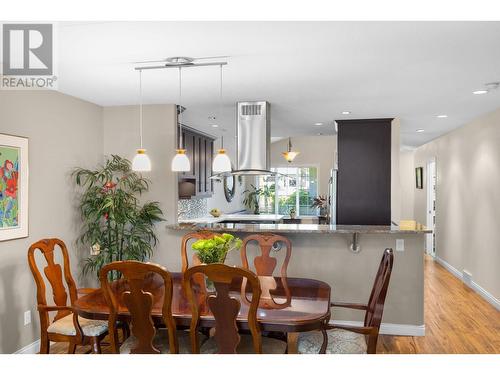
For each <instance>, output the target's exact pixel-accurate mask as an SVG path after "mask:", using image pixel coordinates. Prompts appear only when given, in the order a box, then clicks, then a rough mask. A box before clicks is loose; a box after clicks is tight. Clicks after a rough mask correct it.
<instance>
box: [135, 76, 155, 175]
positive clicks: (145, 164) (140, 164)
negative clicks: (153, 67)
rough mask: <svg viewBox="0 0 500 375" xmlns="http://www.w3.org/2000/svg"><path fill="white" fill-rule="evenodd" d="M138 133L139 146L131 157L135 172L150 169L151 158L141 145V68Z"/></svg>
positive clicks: (140, 77)
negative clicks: (132, 157)
mask: <svg viewBox="0 0 500 375" xmlns="http://www.w3.org/2000/svg"><path fill="white" fill-rule="evenodd" d="M139 96H140V99H139V100H140V102H139V134H140V139H141V147H140V148H138V149H137V153H136V154H135V156H134V159H132V170H133V171H135V172H149V171H151V160H149V156H148V155H147V154H146V149H145V148H143V146H142V70H139Z"/></svg>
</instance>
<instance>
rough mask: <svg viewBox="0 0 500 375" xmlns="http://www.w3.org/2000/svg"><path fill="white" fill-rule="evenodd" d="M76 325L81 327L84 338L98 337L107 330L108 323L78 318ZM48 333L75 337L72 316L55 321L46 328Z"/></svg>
mask: <svg viewBox="0 0 500 375" xmlns="http://www.w3.org/2000/svg"><path fill="white" fill-rule="evenodd" d="M78 323H79V324H80V327H82V332H83V334H84V335H85V336H89V337H92V336H100V335H102V334H103V333H105V332H107V330H108V322H107V321H106V320H91V319H85V318H81V317H78ZM47 332H49V333H58V334H60V335H65V336H76V329H75V325H74V323H73V314H70V315H66V316H65V317H63V318H61V319H59V320H56V321H55V322H54V323H52V324H51V325H49V327H48V328H47Z"/></svg>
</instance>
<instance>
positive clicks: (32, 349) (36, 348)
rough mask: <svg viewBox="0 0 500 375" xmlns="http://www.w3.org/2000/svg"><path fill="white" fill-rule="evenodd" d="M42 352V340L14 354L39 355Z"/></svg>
mask: <svg viewBox="0 0 500 375" xmlns="http://www.w3.org/2000/svg"><path fill="white" fill-rule="evenodd" d="M39 351H40V340H36V341H35V342H32V343H31V344H29V345H26V346H25V347H24V348H21V349H19V350H17V351H15V352H14V354H37V353H38V352H39Z"/></svg>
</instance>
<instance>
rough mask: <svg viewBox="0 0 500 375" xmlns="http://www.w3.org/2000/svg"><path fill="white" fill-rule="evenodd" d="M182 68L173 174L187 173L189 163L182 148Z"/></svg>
mask: <svg viewBox="0 0 500 375" xmlns="http://www.w3.org/2000/svg"><path fill="white" fill-rule="evenodd" d="M181 100H182V68H181V67H180V66H179V111H178V114H177V118H178V123H179V145H178V148H177V150H176V152H175V156H174V158H173V159H172V171H174V172H189V171H190V170H191V163H190V162H189V158H188V157H187V155H186V149H184V148H183V147H182V103H181Z"/></svg>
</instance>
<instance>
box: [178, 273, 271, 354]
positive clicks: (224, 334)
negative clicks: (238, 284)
mask: <svg viewBox="0 0 500 375" xmlns="http://www.w3.org/2000/svg"><path fill="white" fill-rule="evenodd" d="M196 274H203V275H205V276H206V277H207V278H208V279H209V280H211V281H213V283H214V286H215V290H216V294H215V295H211V294H207V293H206V290H205V289H204V288H203V287H200V286H199V285H198V286H197V287H195V285H196V284H195V283H194V282H193V281H194V278H193V276H194V275H196ZM235 279H240V280H243V279H247V280H248V284H249V285H250V289H251V290H250V292H251V297H252V298H251V302H250V304H249V306H248V329H249V330H250V333H251V334H252V340H253V347H254V350H255V353H257V354H261V353H262V337H261V332H260V328H259V324H258V322H257V309H258V307H259V299H260V293H261V291H260V284H259V279H258V278H257V276H256V275H255V274H254V273H253V272H250V271H248V270H245V269H243V268H239V267H230V266H226V265H225V264H222V263H215V264H203V265H199V266H194V267H192V268H189V269H188V270H187V271H186V272H185V273H184V287H185V290H186V294H187V297H188V301H189V302H190V304H191V309H192V320H191V329H190V335H191V350H192V352H193V353H199V352H200V347H199V344H200V343H199V342H198V335H197V334H196V332H197V329H198V324H199V320H200V311H201V308H200V307H201V304H203V303H206V304H208V307H209V308H210V311H211V312H212V314H213V316H214V319H215V341H216V343H217V348H218V353H220V354H236V349H237V347H238V344H239V342H240V336H239V333H238V327H237V324H236V318H237V316H238V313H239V312H240V308H241V302H240V300H239V298H234V297H231V296H230V291H231V284H232V283H233V281H234V280H235ZM236 295H237V296H238V297H240V298H241V296H240V293H239V292H238V293H237V294H236Z"/></svg>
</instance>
